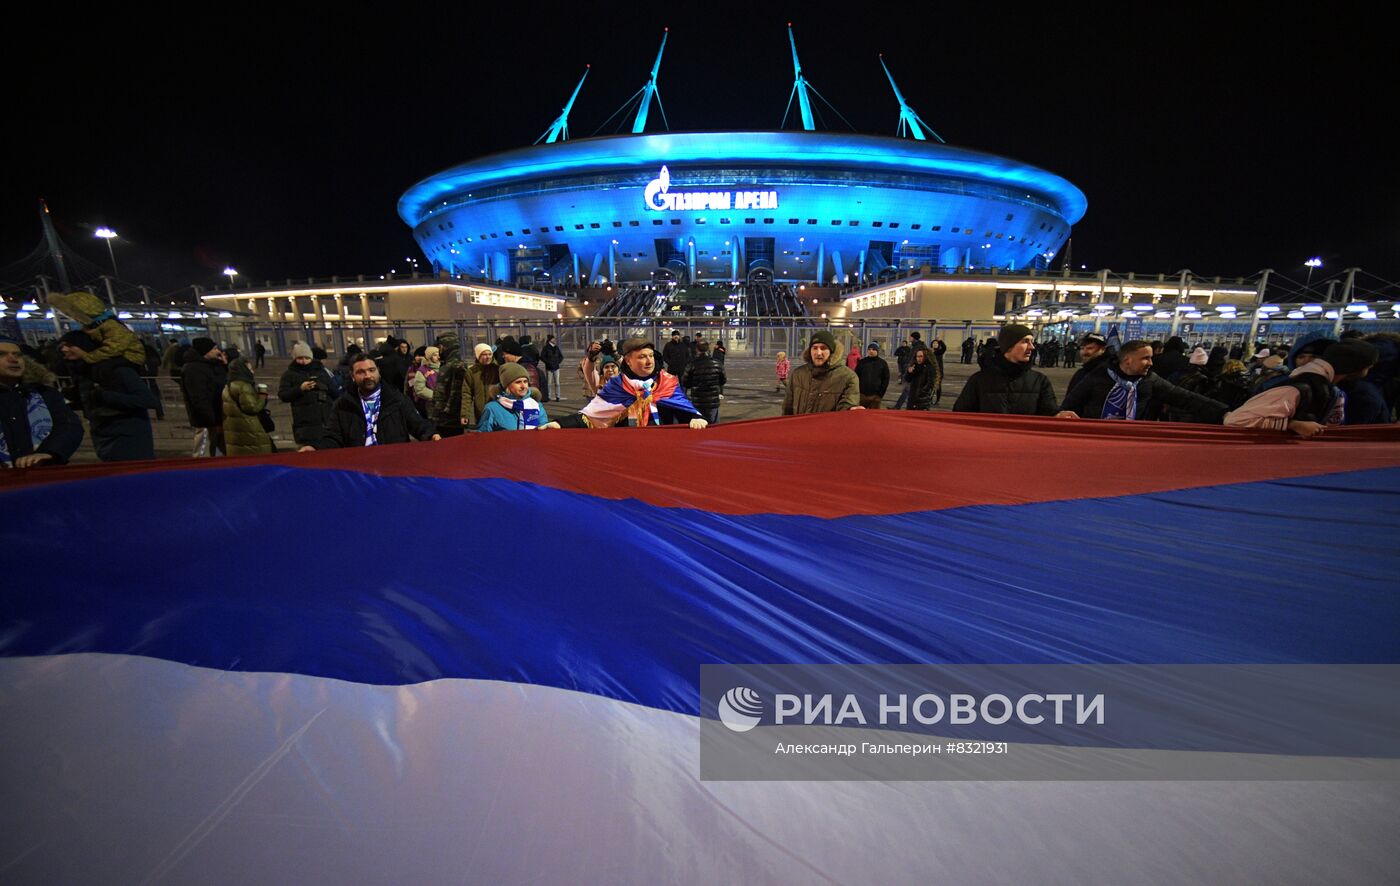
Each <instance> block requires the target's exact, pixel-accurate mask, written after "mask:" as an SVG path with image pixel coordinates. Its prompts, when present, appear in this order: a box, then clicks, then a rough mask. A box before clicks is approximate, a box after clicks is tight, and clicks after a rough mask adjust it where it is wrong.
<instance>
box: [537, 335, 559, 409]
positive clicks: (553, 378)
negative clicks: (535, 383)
mask: <svg viewBox="0 0 1400 886" xmlns="http://www.w3.org/2000/svg"><path fill="white" fill-rule="evenodd" d="M540 362H541V363H543V364H544V372H541V373H540V401H541V402H543V403H548V402H549V401H550V400H551V399H553V400H562V399H564V385H563V383H562V382H560V381H559V367H560V366H562V365H564V352H563V351H561V350H559V343H558V341H557V340H556V339H555V338H554V336H553V335H550V336H547V337H546V338H545V340H544V347H543V348H541V349H540ZM550 391H553V392H554V396H553V397H550V396H549V392H550Z"/></svg>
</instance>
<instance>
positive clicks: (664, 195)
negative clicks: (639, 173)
mask: <svg viewBox="0 0 1400 886" xmlns="http://www.w3.org/2000/svg"><path fill="white" fill-rule="evenodd" d="M642 201H643V202H644V203H645V204H646V208H647V209H651V210H654V211H656V212H666V211H675V210H685V209H690V210H695V209H777V208H778V192H777V191H673V190H671V171H670V170H669V169H667V168H666V167H665V166H663V167H661V174H660V175H658V176H657V177H656V178H654V179H652V180H651V181H650V182H648V183H647V189H646V192H645V193H644V194H643V195H642Z"/></svg>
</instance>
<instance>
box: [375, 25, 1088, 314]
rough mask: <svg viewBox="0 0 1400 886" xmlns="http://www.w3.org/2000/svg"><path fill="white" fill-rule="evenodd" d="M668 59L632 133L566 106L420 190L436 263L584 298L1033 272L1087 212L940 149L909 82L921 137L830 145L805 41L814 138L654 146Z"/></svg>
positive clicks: (754, 135)
mask: <svg viewBox="0 0 1400 886" xmlns="http://www.w3.org/2000/svg"><path fill="white" fill-rule="evenodd" d="M789 33H790V32H789ZM664 47H665V43H664V40H663V44H662V48H663V50H664ZM660 58H661V56H660V53H658V56H657V63H656V65H654V66H653V68H652V77H651V79H650V80H649V81H648V83H647V84H646V85H645V86H643V88H642V90H641V91H639V93H638V95H637V96H634V99H636V100H637V113H636V118H635V120H634V123H633V126H632V130H633V131H632V132H631V133H630V134H626V135H617V136H606V137H601V138H586V139H576V140H571V141H570V140H564V139H563V138H561V136H564V135H565V134H566V132H567V116H568V111H569V107H566V108H565V110H564V113H563V114H561V116H560V119H559V120H556V122H555V125H554V126H553V127H551V129H550V131H549V132H548V133H546V136H542V137H541V141H542V142H543V143H536V144H535V145H534V146H531V147H526V148H520V149H517V150H511V151H506V152H503V153H498V154H493V155H490V156H486V157H482V158H479V159H475V160H469V161H467V162H465V163H462V164H459V165H457V166H454V167H452V168H450V169H447V170H444V171H442V172H439V173H437V174H435V175H432V176H429V177H428V178H426V179H424V180H422V181H420V182H418V183H417V184H415V185H413V186H412V187H411V188H409V189H408V191H407V192H405V193H404V195H403V196H402V198H401V199H400V200H399V205H398V210H399V215H400V217H401V218H402V219H403V220H404V222H405V223H407V224H408V225H409V226H410V227H411V228H412V229H413V236H414V237H415V239H416V240H417V242H418V244H419V247H420V248H421V249H422V251H423V254H424V255H425V256H427V258H428V259H429V260H430V261H431V262H432V263H433V266H434V267H435V268H436V269H438V270H441V271H446V272H447V273H448V274H451V275H457V274H464V275H470V276H474V277H484V278H487V279H490V280H494V281H498V282H500V283H506V284H511V285H515V286H530V285H534V284H537V283H541V282H546V281H548V282H551V283H554V284H557V285H571V286H584V287H586V286H597V285H600V284H621V285H630V284H645V283H649V282H672V281H674V282H678V283H703V282H707V281H713V282H725V283H740V284H742V283H748V282H757V283H767V282H807V283H816V284H817V285H819V286H827V285H838V286H840V285H848V284H855V283H861V282H875V281H878V280H880V279H881V276H882V275H891V274H893V273H896V272H899V271H908V270H917V269H919V268H921V267H924V266H928V267H929V268H931V269H935V270H936V269H946V270H956V269H958V268H999V269H1005V270H1025V269H1030V268H1036V267H1045V265H1046V264H1047V263H1048V261H1049V259H1050V258H1051V257H1052V256H1053V255H1054V254H1055V253H1056V252H1057V251H1058V250H1059V249H1060V248H1061V246H1062V245H1063V244H1064V243H1065V241H1066V239H1067V238H1068V236H1069V232H1070V228H1071V226H1072V225H1073V224H1075V223H1076V222H1077V221H1079V219H1080V218H1082V217H1083V215H1084V212H1085V209H1086V207H1087V201H1086V199H1085V197H1084V194H1083V193H1082V192H1081V191H1080V190H1079V189H1078V188H1077V187H1075V186H1074V185H1073V184H1071V183H1070V182H1069V181H1067V180H1065V179H1064V178H1062V177H1060V176H1058V175H1055V174H1054V173H1051V172H1048V171H1046V170H1043V169H1039V168H1037V167H1035V166H1031V165H1029V164H1026V163H1022V162H1019V161H1016V160H1011V159H1007V158H1005V157H998V156H994V155H991V154H986V153H982V152H978V151H972V150H968V149H965V148H957V147H953V146H950V145H947V144H943V143H941V139H938V137H937V135H936V133H934V132H933V131H932V130H931V129H930V128H928V126H927V124H925V123H923V121H922V119H921V118H919V117H918V115H917V114H916V113H914V111H913V110H912V109H911V108H909V107H908V105H907V103H905V101H904V98H903V95H902V94H901V93H900V92H899V89H898V87H897V86H896V85H895V83H894V79H893V77H891V78H890V85H891V87H892V88H893V90H894V95H895V98H896V100H897V102H898V104H899V106H900V122H901V126H900V129H901V131H903V132H905V133H907V135H908V137H905V138H898V137H881V136H871V135H859V134H841V133H831V132H819V131H816V130H815V126H814V122H813V115H812V113H811V110H810V100H809V98H808V90H809V89H810V87H809V86H808V84H807V83H806V80H805V78H804V76H803V74H802V69H801V64H800V62H798V60H797V52H796V46H795V43H794V45H793V63H794V70H795V73H796V80H795V82H794V87H793V94H794V97H795V99H796V100H797V104H798V106H799V107H800V110H801V119H802V122H803V126H804V129H803V130H802V131H772V132H664V133H648V132H645V131H644V130H645V126H646V121H647V116H648V109H649V103H650V100H651V98H652V95H653V94H654V93H655V90H656V74H657V71H658V69H659V66H660ZM881 63H882V64H883V60H882V62H881ZM886 73H888V68H886ZM586 76H587V75H586V73H585V77H586ZM580 86H582V81H580ZM577 94H578V90H577V89H575V92H574V95H575V97H576V96H577ZM572 103H573V99H570V106H571V105H572ZM790 106H791V105H790ZM930 136H932V138H930Z"/></svg>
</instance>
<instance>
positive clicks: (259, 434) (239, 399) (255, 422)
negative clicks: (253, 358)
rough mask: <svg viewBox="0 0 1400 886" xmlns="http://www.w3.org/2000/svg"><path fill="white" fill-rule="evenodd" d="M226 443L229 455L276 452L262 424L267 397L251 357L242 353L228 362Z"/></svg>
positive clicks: (225, 403) (224, 405)
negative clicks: (260, 391)
mask: <svg viewBox="0 0 1400 886" xmlns="http://www.w3.org/2000/svg"><path fill="white" fill-rule="evenodd" d="M223 397H224V402H223V408H224V444H225V445H226V446H227V447H228V454H229V455H263V454H265V453H268V452H275V451H276V448H277V447H275V446H273V445H272V438H271V437H270V436H268V433H267V431H265V430H263V426H262V417H261V416H262V411H263V410H264V409H266V408H267V401H266V400H265V399H263V396H262V394H260V393H259V392H258V382H257V379H255V378H254V377H253V370H252V367H250V366H249V365H248V361H247V360H246V359H245V358H243V357H239V358H238V359H236V360H234V361H233V362H232V363H230V364H229V365H228V384H227V385H226V386H225V387H224V395H223Z"/></svg>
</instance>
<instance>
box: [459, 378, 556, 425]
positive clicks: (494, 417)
mask: <svg viewBox="0 0 1400 886" xmlns="http://www.w3.org/2000/svg"><path fill="white" fill-rule="evenodd" d="M532 394H533V392H532V391H531V390H530V374H529V373H528V372H526V371H525V367H524V366H521V365H520V364H519V363H505V364H502V366H501V390H500V393H499V394H497V395H496V396H495V397H493V398H492V399H491V401H490V402H489V403H487V404H486V408H485V409H484V410H482V413H481V421H480V422H478V423H477V426H476V429H477V430H478V431H543V430H548V429H550V428H557V427H559V423H558V422H554V421H550V420H549V415H548V413H546V412H545V409H544V406H542V405H540V402H539V401H538V400H536V399H535V398H534V397H533V396H532Z"/></svg>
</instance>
